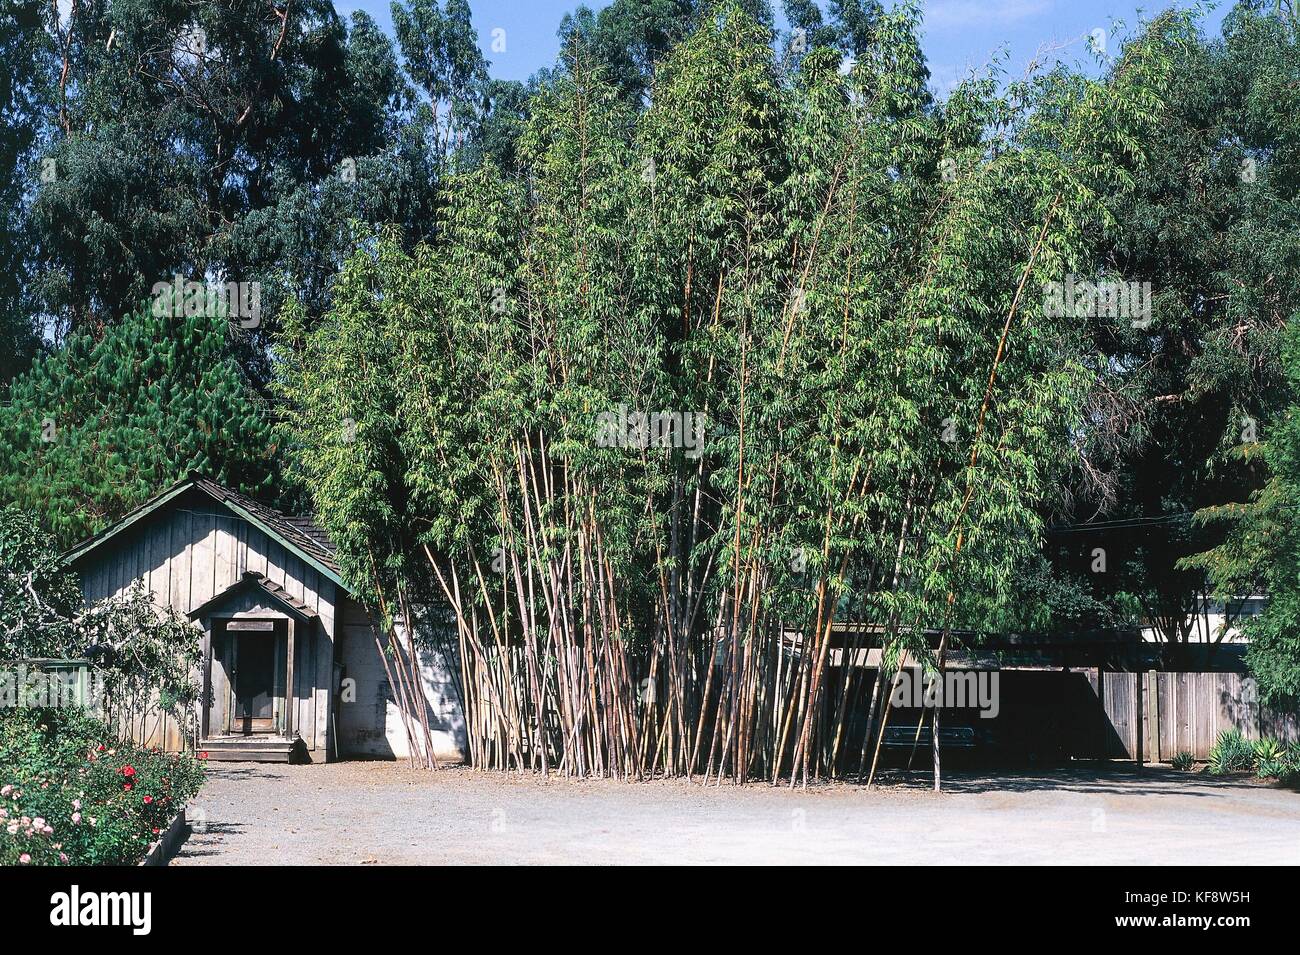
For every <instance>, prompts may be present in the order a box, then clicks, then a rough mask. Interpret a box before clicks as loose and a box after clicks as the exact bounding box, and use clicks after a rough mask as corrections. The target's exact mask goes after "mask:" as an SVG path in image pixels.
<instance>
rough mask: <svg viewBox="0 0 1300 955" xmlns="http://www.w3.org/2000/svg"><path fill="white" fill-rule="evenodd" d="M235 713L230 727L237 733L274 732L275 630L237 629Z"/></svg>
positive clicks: (235, 637) (233, 634) (235, 634)
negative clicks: (243, 630)
mask: <svg viewBox="0 0 1300 955" xmlns="http://www.w3.org/2000/svg"><path fill="white" fill-rule="evenodd" d="M231 636H233V637H234V639H235V712H234V719H232V720H231V729H232V730H234V732H236V733H271V732H274V731H275V661H276V653H275V646H276V640H275V635H274V632H271V633H266V632H262V633H259V632H257V631H246V632H239V631H236V632H234V633H232V634H231Z"/></svg>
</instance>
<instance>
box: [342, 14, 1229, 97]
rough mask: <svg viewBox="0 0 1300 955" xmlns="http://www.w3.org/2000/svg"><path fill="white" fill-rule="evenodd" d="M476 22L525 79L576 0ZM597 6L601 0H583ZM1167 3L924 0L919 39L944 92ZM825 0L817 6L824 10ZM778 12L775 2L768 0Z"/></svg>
mask: <svg viewBox="0 0 1300 955" xmlns="http://www.w3.org/2000/svg"><path fill="white" fill-rule="evenodd" d="M470 2H471V5H472V7H473V10H474V25H475V26H476V27H477V28H478V33H479V41H480V43H481V44H482V46H483V51H484V54H485V55H486V56H487V58H488V59H489V60H490V61H491V62H492V75H493V76H496V77H499V78H501V79H517V80H522V79H527V78H528V77H529V76H530V75H531V74H532V73H533V71H534V70H536V69H537V68H538V67H541V66H546V65H548V64H550V63H552V62H553V61H554V59H555V55H556V53H557V51H558V50H559V41H558V40H557V39H556V36H555V30H556V28H557V27H558V26H559V24H560V18H561V17H562V16H563V15H564V14H565V13H566V12H568V11H570V10H572V9H574V8H575V7H576V6H577V5H578V3H577V0H470ZM587 5H588V6H590V7H592V8H593V9H599V8H601V7H603V6H606V5H607V0H588V3H587ZM1175 5H1177V6H1187V5H1188V4H1187V3H1180V4H1173V3H1170V2H1168V0H1149V2H1147V3H1141V4H1138V3H1132V2H1125V0H924V3H923V9H924V11H925V26H924V44H925V51H926V54H927V56H928V57H929V61H930V72H931V73H932V74H933V76H934V85H935V87H936V88H937V89H938V90H939V91H940V92H945V91H946V90H947V89H948V88H949V87H951V86H952V85H953V84H954V83H955V82H956V81H957V80H958V79H960V78H961V77H962V76H964V75H965V74H966V73H967V72H969V70H970V69H971V68H976V69H978V68H979V67H982V66H983V65H984V64H986V63H987V62H988V61H989V60H990V58H991V57H993V56H994V54H995V53H996V52H997V51H998V50H1000V49H1002V48H1005V49H1006V51H1007V53H1008V55H1009V59H1008V61H1007V69H1008V70H1009V71H1011V72H1013V73H1014V74H1015V75H1019V74H1020V73H1022V72H1023V71H1024V68H1025V66H1026V64H1027V63H1028V62H1029V61H1030V60H1031V59H1033V58H1034V56H1035V55H1036V54H1037V53H1038V51H1039V50H1040V49H1045V50H1047V51H1049V55H1050V56H1057V57H1060V58H1064V59H1066V60H1073V59H1075V58H1080V59H1087V51H1086V46H1085V44H1086V42H1087V38H1088V37H1089V36H1090V35H1091V34H1092V33H1093V31H1094V30H1104V31H1105V36H1106V43H1107V48H1108V49H1109V51H1110V52H1112V53H1113V52H1114V51H1115V49H1116V47H1117V45H1118V43H1117V34H1116V32H1115V30H1114V28H1113V25H1112V23H1113V21H1114V20H1116V19H1118V20H1121V21H1123V22H1125V23H1127V24H1128V25H1129V26H1130V27H1131V26H1132V25H1133V24H1135V23H1136V22H1137V21H1138V18H1139V11H1142V12H1145V13H1146V14H1147V15H1148V16H1151V15H1154V14H1156V13H1158V12H1160V11H1161V10H1163V9H1166V8H1167V7H1170V6H1175ZM335 6H336V7H337V8H338V10H339V11H340V12H341V13H347V12H349V11H351V10H357V9H360V10H365V11H367V12H368V13H370V14H371V15H372V16H373V17H375V19H376V20H377V21H378V22H379V23H380V24H381V25H382V26H383V27H384V28H385V29H388V30H390V32H391V26H392V20H391V18H390V17H389V13H388V0H335ZM825 6H826V3H825V0H822V7H823V8H825ZM1229 6H1230V4H1229V3H1227V2H1224V3H1222V4H1221V5H1220V7H1219V9H1217V10H1214V11H1211V12H1210V13H1209V14H1208V16H1207V18H1206V21H1205V22H1206V23H1207V25H1208V27H1209V28H1210V29H1212V30H1215V31H1217V29H1218V26H1219V23H1220V22H1221V21H1222V19H1223V14H1224V12H1226V10H1227V9H1228V8H1229ZM773 7H774V8H776V10H777V11H778V14H779V11H780V0H776V2H774V3H773ZM493 30H503V31H505V32H504V34H498V35H497V36H498V40H503V41H504V45H505V50H504V51H503V52H494V51H493V50H492V49H491V46H492V41H493V32H492V31H493Z"/></svg>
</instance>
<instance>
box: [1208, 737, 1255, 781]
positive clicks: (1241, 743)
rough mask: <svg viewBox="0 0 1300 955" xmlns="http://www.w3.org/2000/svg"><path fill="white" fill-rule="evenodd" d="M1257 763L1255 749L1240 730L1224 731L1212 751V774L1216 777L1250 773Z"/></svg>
mask: <svg viewBox="0 0 1300 955" xmlns="http://www.w3.org/2000/svg"><path fill="white" fill-rule="evenodd" d="M1255 761H1256V760H1255V748H1254V746H1252V745H1251V743H1250V740H1248V739H1246V737H1244V736H1242V735H1241V731H1240V730H1224V731H1223V732H1222V733H1220V734H1219V736H1218V739H1216V740H1215V741H1214V748H1213V749H1212V750H1210V772H1211V773H1213V774H1214V775H1216V776H1223V775H1225V774H1227V773H1246V772H1250V771H1251V770H1253V769H1254V768H1255Z"/></svg>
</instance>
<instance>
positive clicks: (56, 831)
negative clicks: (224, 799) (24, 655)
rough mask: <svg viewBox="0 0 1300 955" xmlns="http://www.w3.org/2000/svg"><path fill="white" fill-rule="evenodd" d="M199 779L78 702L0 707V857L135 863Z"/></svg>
mask: <svg viewBox="0 0 1300 955" xmlns="http://www.w3.org/2000/svg"><path fill="white" fill-rule="evenodd" d="M202 784H203V766H202V763H201V762H200V761H199V760H197V759H195V758H194V757H193V756H191V755H189V754H182V753H163V752H160V751H159V750H156V749H144V748H141V747H139V746H136V745H134V744H132V743H129V742H122V741H121V740H119V739H117V738H116V736H115V735H114V734H113V733H112V732H111V731H110V730H109V728H108V727H107V726H105V725H104V724H103V723H102V722H100V721H98V720H95V719H92V718H91V717H89V716H87V715H85V714H84V713H82V712H80V711H77V710H67V709H60V710H49V709H32V710H6V711H0V865H132V864H134V863H136V862H138V861H139V860H140V859H141V858H143V856H144V854H145V852H146V851H147V850H148V847H149V844H150V843H151V842H153V841H154V840H155V839H157V838H158V836H159V834H160V833H161V832H162V831H163V829H165V828H166V826H167V825H168V824H169V823H170V822H171V820H172V818H173V817H174V816H175V814H176V813H177V812H178V811H179V810H180V808H181V807H183V806H184V804H185V803H186V802H187V801H188V800H189V799H190V798H191V797H192V796H194V794H195V793H197V792H198V790H199V787H200V786H201V785H202Z"/></svg>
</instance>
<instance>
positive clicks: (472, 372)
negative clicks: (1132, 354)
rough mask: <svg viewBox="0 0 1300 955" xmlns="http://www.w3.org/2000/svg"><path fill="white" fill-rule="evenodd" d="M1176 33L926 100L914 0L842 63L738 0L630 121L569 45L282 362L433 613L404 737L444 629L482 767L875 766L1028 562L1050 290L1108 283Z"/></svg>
mask: <svg viewBox="0 0 1300 955" xmlns="http://www.w3.org/2000/svg"><path fill="white" fill-rule="evenodd" d="M1184 28H1185V25H1184V24H1183V23H1182V22H1181V21H1179V20H1178V19H1176V18H1165V19H1164V20H1160V21H1157V22H1156V23H1155V24H1154V25H1153V26H1152V27H1151V28H1150V29H1149V30H1148V31H1147V32H1146V33H1145V34H1144V35H1143V36H1142V37H1140V38H1139V39H1137V40H1135V41H1133V42H1131V43H1130V44H1128V46H1127V47H1126V48H1125V50H1124V52H1123V55H1122V57H1121V58H1120V59H1119V60H1117V61H1116V63H1115V64H1114V65H1113V66H1111V67H1110V68H1109V69H1107V70H1105V71H1104V72H1103V76H1102V78H1101V79H1098V80H1091V79H1087V78H1084V77H1081V76H1079V75H1077V74H1071V73H1066V72H1059V71H1058V72H1057V73H1053V74H1049V75H1046V76H1030V77H1027V78H1026V79H1025V80H1024V81H1021V82H1013V83H1007V84H1002V83H999V82H997V81H995V79H993V78H972V79H970V80H968V81H967V82H965V83H963V84H962V85H961V86H959V87H958V88H957V89H956V90H954V91H953V92H952V94H951V95H950V96H948V97H947V98H946V99H945V100H944V101H943V102H938V101H936V100H935V99H934V98H933V97H932V94H931V93H929V92H928V90H927V85H928V73H927V72H926V69H925V65H924V61H923V59H922V55H921V53H920V49H919V45H918V41H917V35H916V34H917V19H916V14H915V12H914V11H912V10H909V9H907V8H902V9H900V10H898V11H895V12H894V13H893V14H890V15H888V16H887V17H885V18H884V19H883V20H882V22H881V24H880V27H879V29H878V31H877V34H876V37H875V41H874V45H873V47H872V49H871V50H870V51H869V53H868V55H865V56H863V57H860V58H859V59H858V60H857V61H856V62H855V63H853V64H852V65H851V67H848V66H845V65H844V64H842V63H841V58H840V56H839V54H837V53H833V52H832V51H829V50H822V49H813V50H810V51H808V52H807V54H806V55H804V56H802V57H800V58H799V61H798V62H794V61H793V60H792V58H791V57H789V56H787V55H785V54H783V53H782V52H780V51H777V52H774V51H773V48H772V44H771V38H770V36H768V35H767V33H766V31H765V30H764V29H763V28H761V27H760V26H759V25H758V24H756V23H755V22H753V21H752V20H750V19H749V18H748V17H746V16H745V15H744V13H743V12H742V11H741V10H740V9H739V8H737V7H731V6H721V7H718V8H716V9H715V10H714V11H713V12H712V13H711V14H710V15H709V16H708V17H707V18H706V20H705V21H704V22H703V23H702V24H701V25H700V26H699V27H698V29H697V30H695V31H694V33H693V34H692V35H691V36H690V38H689V39H687V40H686V41H684V42H683V43H682V44H681V45H680V46H678V47H677V48H676V49H675V50H674V51H673V52H672V53H671V54H670V55H669V57H668V58H667V59H666V60H665V61H664V62H662V63H660V64H659V66H658V68H657V70H656V75H655V82H654V86H653V90H652V93H651V97H650V100H651V101H650V105H649V106H648V108H647V109H646V110H645V111H644V112H639V113H633V112H631V111H629V107H628V105H627V103H626V100H625V99H622V98H620V97H619V96H618V95H617V94H616V93H615V91H614V90H613V89H611V88H610V87H609V86H608V85H606V82H605V80H604V78H603V77H602V76H601V75H600V73H599V71H598V70H593V69H591V68H590V67H589V65H588V58H587V57H585V56H584V51H583V49H582V47H581V41H580V40H574V41H573V42H572V43H571V44H570V46H569V47H568V48H567V49H566V50H565V52H564V55H563V68H562V69H559V70H557V71H556V72H555V74H554V75H553V76H552V77H551V79H550V81H549V82H548V83H547V84H546V85H545V86H544V87H543V89H542V90H541V91H540V92H539V93H538V94H537V95H536V97H535V98H534V100H533V102H532V103H531V104H530V118H529V126H528V129H527V131H526V133H525V134H524V137H523V139H522V142H521V149H520V153H521V158H520V168H519V169H516V170H501V169H497V168H494V167H492V166H490V165H483V166H479V167H477V168H472V169H462V170H459V171H457V172H456V173H455V174H454V175H452V176H451V177H449V180H448V184H447V186H446V188H445V190H444V191H443V205H442V207H441V210H440V213H439V214H440V219H439V225H438V229H437V234H436V238H435V240H434V241H432V242H431V243H429V244H423V245H420V246H418V247H415V248H405V247H403V245H402V244H401V242H400V241H399V240H398V238H397V237H396V236H395V235H394V234H391V233H385V232H380V233H379V234H376V235H372V236H369V237H367V238H365V239H364V240H363V241H362V242H360V243H359V245H358V248H357V250H356V252H355V254H354V255H353V256H352V257H351V258H350V259H349V260H348V261H347V263H346V264H345V266H344V268H343V270H342V272H341V274H340V276H339V278H338V280H337V286H336V289H335V299H334V306H333V308H332V310H331V312H330V314H329V315H328V317H327V319H326V320H325V321H324V322H323V323H319V324H316V325H314V326H312V327H307V326H306V324H305V323H304V322H291V323H290V326H289V329H288V331H287V333H286V335H285V336H284V340H283V343H282V346H281V348H280V351H279V353H278V356H277V365H278V372H279V381H278V387H279V389H280V392H281V397H282V399H283V401H284V403H285V405H286V407H287V408H288V411H287V412H286V414H285V418H284V422H283V426H284V428H285V431H286V434H287V438H288V442H289V445H290V447H291V455H292V461H293V468H294V470H295V471H296V472H297V475H298V476H299V477H300V478H301V479H302V480H303V481H304V483H305V484H306V486H308V487H310V488H311V489H312V493H313V495H314V504H315V507H316V510H317V513H318V516H319V518H320V520H321V521H322V523H323V524H324V526H326V527H327V528H328V529H329V531H330V532H331V534H332V536H333V537H334V538H335V540H336V541H337V542H338V543H339V547H340V555H341V558H342V560H343V563H344V567H345V572H346V573H347V574H348V576H349V577H350V578H351V579H352V580H353V581H354V582H356V584H357V590H358V592H359V593H365V594H370V595H371V599H372V602H373V603H374V605H375V606H376V607H377V608H378V609H380V610H381V611H382V613H383V618H384V620H385V621H386V625H387V626H388V627H389V628H390V629H391V630H392V632H395V633H404V634H411V633H413V634H416V635H417V638H416V640H415V641H414V643H413V644H412V643H410V642H405V641H402V640H389V639H387V636H388V635H386V634H383V633H376V639H377V640H379V641H380V642H381V644H382V645H384V646H386V647H388V654H387V656H386V661H387V664H388V666H389V667H390V683H391V684H392V686H393V687H394V693H395V695H396V696H397V697H398V699H399V702H403V707H402V708H403V711H404V714H405V718H406V720H407V724H408V732H409V734H410V735H411V738H412V740H413V741H414V742H415V743H417V745H416V746H414V747H413V749H414V750H416V751H421V752H427V751H428V750H429V747H428V746H427V743H428V733H429V719H430V716H429V714H427V713H425V712H424V710H423V707H421V706H418V705H415V703H414V701H415V700H416V699H417V698H418V697H417V694H418V691H417V690H416V689H415V688H416V687H418V666H417V656H418V654H420V653H422V652H435V651H436V652H440V653H442V654H443V655H444V657H445V659H447V660H450V661H454V662H453V664H452V665H453V666H454V668H456V670H457V671H458V678H459V690H460V693H461V698H462V700H463V703H464V712H465V716H466V721H467V736H468V745H469V753H470V757H471V759H472V762H473V764H474V765H475V766H476V767H480V768H496V769H513V770H519V771H538V772H543V773H550V772H555V773H561V774H565V775H574V776H610V777H618V778H627V779H633V778H644V777H650V776H655V775H685V776H691V777H700V778H703V779H705V780H708V781H722V780H731V781H736V782H742V781H746V780H754V779H762V780H769V781H773V782H777V781H784V782H788V783H791V784H793V783H797V782H805V783H806V782H807V781H808V780H809V779H811V778H818V777H846V776H847V777H858V776H869V775H870V774H871V772H872V768H873V764H874V762H875V757H876V753H877V750H878V746H879V738H880V734H881V732H882V724H884V723H885V721H886V719H887V713H888V707H887V706H885V701H886V699H887V698H888V691H889V684H888V680H889V678H890V676H891V674H893V673H895V672H897V670H898V668H899V667H900V666H901V665H906V664H909V663H910V664H913V665H916V664H920V665H923V666H925V667H927V668H934V667H941V666H942V665H943V657H944V653H943V651H942V650H941V651H940V652H939V653H938V654H936V653H935V652H934V651H933V650H932V648H930V647H929V645H928V644H927V643H926V641H925V639H924V636H923V632H924V631H925V630H927V629H928V630H931V631H933V630H936V629H938V630H942V631H943V632H944V634H945V637H944V641H943V642H944V646H945V647H946V646H947V644H948V637H947V634H948V633H949V632H950V631H952V630H953V629H955V628H963V629H966V630H979V629H980V628H981V627H982V626H984V625H985V624H986V623H987V622H988V621H989V620H990V619H991V618H992V616H993V615H994V614H996V613H997V611H998V608H999V607H1000V605H1001V604H1002V603H1003V602H1004V601H1005V600H1006V599H1007V597H1008V590H1007V587H1008V585H1007V581H1008V578H1009V577H1010V575H1011V571H1012V569H1013V568H1014V567H1015V566H1016V564H1017V562H1018V561H1021V560H1023V559H1025V558H1026V557H1027V556H1028V555H1029V554H1031V553H1032V552H1033V550H1034V548H1035V546H1036V542H1037V540H1038V535H1039V532H1040V530H1041V527H1040V525H1041V518H1040V516H1039V515H1040V513H1041V507H1040V505H1041V504H1042V502H1043V501H1044V500H1045V499H1046V498H1048V497H1049V496H1050V495H1051V494H1052V493H1053V488H1054V484H1055V481H1056V479H1057V476H1058V475H1059V473H1060V469H1061V468H1062V467H1064V466H1065V462H1066V459H1067V457H1068V454H1069V448H1070V444H1071V441H1072V440H1073V439H1074V437H1075V436H1076V435H1077V433H1078V429H1079V427H1080V416H1081V414H1082V410H1081V409H1082V408H1083V406H1084V395H1085V393H1086V391H1087V388H1088V382H1089V375H1090V362H1091V361H1092V358H1091V356H1089V355H1088V354H1087V353H1086V344H1085V339H1084V337H1083V336H1082V335H1081V334H1080V332H1079V329H1078V328H1077V327H1075V326H1076V324H1077V323H1076V321H1075V320H1074V319H1067V318H1058V317H1052V316H1050V315H1048V314H1045V311H1044V308H1043V295H1042V291H1041V290H1042V288H1043V286H1044V283H1047V282H1050V281H1052V280H1059V278H1060V277H1061V276H1062V275H1064V274H1067V273H1079V274H1096V272H1097V271H1098V269H1100V268H1101V265H1100V264H1099V263H1098V261H1097V249H1098V248H1099V246H1100V242H1101V238H1102V237H1103V236H1104V235H1105V234H1106V232H1107V229H1108V228H1109V227H1110V223H1109V221H1108V216H1107V209H1108V207H1109V203H1110V199H1111V197H1113V196H1114V195H1115V194H1117V193H1118V192H1119V191H1121V190H1123V189H1124V188H1125V183H1126V181H1127V177H1128V174H1129V171H1131V170H1132V169H1133V168H1135V167H1136V166H1137V165H1138V164H1140V163H1142V161H1143V157H1142V147H1141V144H1142V142H1143V138H1144V132H1143V130H1144V129H1145V128H1148V127H1149V124H1153V123H1157V122H1158V121H1159V91H1160V89H1161V88H1162V84H1163V83H1164V82H1165V80H1166V73H1167V70H1168V62H1169V58H1168V57H1167V55H1166V53H1167V50H1168V48H1169V47H1170V45H1171V44H1175V43H1177V42H1178V40H1179V35H1180V30H1182V29H1184ZM638 414H647V415H659V416H660V417H657V418H653V419H651V423H655V422H658V423H662V422H664V421H667V422H670V423H671V424H673V425H674V427H672V428H663V429H659V430H656V429H655V428H647V427H646V426H645V424H646V422H645V421H644V420H643V419H640V418H638V417H637V415H638ZM611 420H612V421H613V422H614V423H615V425H614V426H615V429H616V432H617V436H618V437H619V438H620V440H615V441H610V440H604V439H602V434H601V430H602V428H606V429H607V428H608V427H609V423H610V422H611ZM687 422H689V423H690V426H691V427H694V428H697V429H698V433H697V434H696V435H695V436H696V437H698V438H699V439H700V440H699V441H698V443H693V442H692V441H691V440H689V439H690V438H691V431H690V429H689V428H688V427H687ZM625 425H626V427H625ZM605 437H608V436H607V435H606V436H605ZM657 439H664V440H657ZM836 623H861V624H867V625H869V626H868V627H858V628H849V629H848V630H847V631H846V633H847V636H846V637H844V638H843V639H841V638H840V637H839V636H838V633H839V632H838V631H833V624H836ZM867 634H871V636H872V639H873V640H876V641H879V642H880V643H881V644H882V645H883V647H884V650H883V659H884V665H883V668H882V670H883V673H884V679H882V680H881V681H879V682H877V681H875V680H874V679H873V674H874V672H875V670H874V668H871V669H869V668H867V667H865V666H862V665H861V662H862V660H864V659H865V657H864V650H865V646H866V642H865V641H866V640H867Z"/></svg>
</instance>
